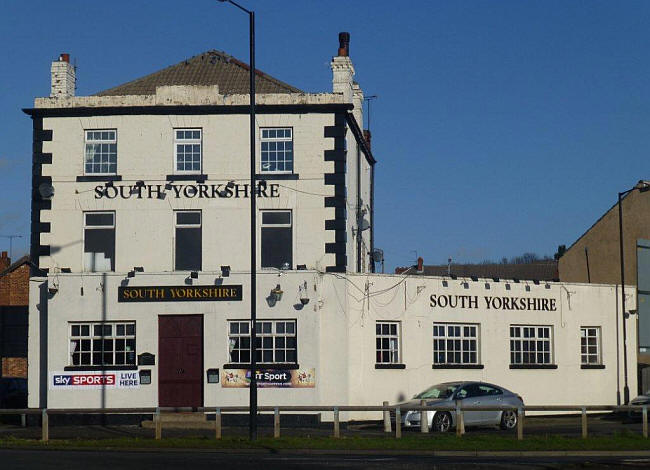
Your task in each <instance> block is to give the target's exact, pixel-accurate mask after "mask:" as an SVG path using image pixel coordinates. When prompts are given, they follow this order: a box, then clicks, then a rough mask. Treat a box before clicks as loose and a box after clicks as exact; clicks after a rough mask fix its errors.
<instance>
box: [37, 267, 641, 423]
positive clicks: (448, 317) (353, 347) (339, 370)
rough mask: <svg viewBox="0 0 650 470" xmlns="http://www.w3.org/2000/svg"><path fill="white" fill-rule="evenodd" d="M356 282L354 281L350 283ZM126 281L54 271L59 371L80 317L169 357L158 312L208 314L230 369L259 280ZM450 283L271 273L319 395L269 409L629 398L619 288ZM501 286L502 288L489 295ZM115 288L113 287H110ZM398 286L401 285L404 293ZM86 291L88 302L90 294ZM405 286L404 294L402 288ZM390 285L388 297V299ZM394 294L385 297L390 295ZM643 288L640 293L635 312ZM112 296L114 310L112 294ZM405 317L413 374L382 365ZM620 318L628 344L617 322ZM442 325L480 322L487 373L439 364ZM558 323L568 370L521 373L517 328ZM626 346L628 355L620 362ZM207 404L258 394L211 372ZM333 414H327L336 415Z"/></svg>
mask: <svg viewBox="0 0 650 470" xmlns="http://www.w3.org/2000/svg"><path fill="white" fill-rule="evenodd" d="M217 277H218V273H201V274H200V275H199V279H198V280H195V281H194V284H195V285H214V284H215V279H216V278H217ZM344 277H345V278H347V279H344ZM185 278H186V274H162V273H161V274H148V273H143V274H137V275H136V277H135V278H133V279H131V280H130V281H129V284H128V285H129V286H157V285H182V284H183V283H184V280H185ZM124 279H125V277H124V275H119V274H109V275H107V276H106V280H105V281H103V277H102V275H101V274H91V275H83V276H82V275H79V274H58V275H50V276H49V277H48V278H47V280H46V281H47V282H48V283H49V285H50V286H52V285H54V284H56V285H57V286H58V292H57V293H56V294H54V295H53V296H51V298H50V299H49V301H48V306H47V310H46V315H47V330H48V341H47V342H48V351H47V369H48V371H50V372H53V371H63V370H64V368H65V367H66V366H68V365H70V364H69V363H70V359H69V350H68V348H69V337H68V334H69V333H68V328H69V323H70V322H78V321H101V320H102V318H104V319H105V320H106V321H118V320H125V321H126V320H129V321H135V322H136V335H137V336H136V353H137V354H141V353H143V352H150V353H153V354H155V355H156V358H158V357H159V351H158V315H165V314H202V315H203V318H204V357H203V360H204V364H203V365H204V369H208V368H219V369H220V370H221V369H223V366H224V364H227V363H228V362H229V355H228V346H227V338H228V331H227V321H228V320H237V319H246V318H249V315H250V313H249V303H248V302H249V299H250V294H249V275H248V274H246V273H241V272H240V273H238V272H233V273H232V274H231V276H230V277H229V278H225V279H224V284H241V285H243V300H242V301H232V302H143V303H119V302H117V288H118V286H119V285H121V283H122V282H123V281H124ZM305 281H306V282H307V285H308V295H309V298H310V301H309V303H308V304H307V305H306V306H305V307H303V308H300V302H299V297H298V286H299V285H301V284H302V283H304V282H305ZM38 282H39V281H38V280H36V279H34V280H33V281H32V283H31V287H32V291H31V292H30V294H33V295H30V321H29V325H30V326H29V328H30V330H29V392H30V393H29V406H30V407H36V406H39V390H40V388H39V387H40V382H39V377H40V375H39V371H40V362H39V361H40V353H39V344H40V338H39V334H40V331H41V328H42V323H40V322H39V318H40V315H41V313H40V311H41V310H42V307H41V306H40V305H39V295H38V294H37V288H38ZM442 282H443V280H442V279H439V278H423V277H410V278H406V279H405V278H403V277H402V276H394V275H368V276H364V275H353V274H346V275H338V274H337V275H334V274H321V273H316V272H313V271H293V272H286V273H282V274H279V273H278V272H260V273H259V275H258V303H257V312H258V318H260V319H283V318H287V319H296V322H297V340H298V363H299V366H300V368H301V369H303V368H312V367H313V368H314V369H315V372H316V386H315V388H313V389H291V388H289V389H260V392H259V403H260V404H261V405H289V404H294V405H348V404H349V405H376V404H381V403H382V402H383V401H385V400H387V401H389V402H391V403H395V402H398V401H400V400H402V399H404V398H407V397H410V396H412V395H413V394H415V393H417V392H419V391H421V390H423V389H424V388H425V387H427V386H429V385H432V384H435V383H439V382H445V381H453V380H482V381H487V382H492V383H495V384H498V385H501V386H504V387H506V388H509V389H510V390H512V391H514V392H516V393H519V394H520V395H521V396H522V397H523V398H524V401H525V403H526V404H529V405H568V404H571V405H576V404H581V405H614V404H616V390H617V380H618V384H619V388H620V390H621V396H622V392H623V360H622V359H623V358H622V353H623V342H622V325H621V324H620V322H621V321H622V320H621V316H620V315H619V314H618V309H617V296H616V290H615V288H614V287H613V286H607V285H583V284H555V283H551V284H550V289H546V288H545V286H544V284H541V285H534V284H530V291H526V285H525V284H524V283H520V284H514V283H511V284H510V286H511V289H510V290H506V288H505V285H506V283H505V282H504V281H502V282H500V283H495V282H492V281H479V282H472V281H469V280H468V282H467V286H468V288H467V289H465V288H464V287H463V285H462V284H461V281H460V280H449V281H448V286H447V287H444V286H443V285H442ZM486 282H487V283H489V285H490V289H486V288H485V283H486ZM276 284H280V285H281V287H282V289H283V290H284V296H283V299H282V300H281V301H280V302H277V303H276V304H275V306H270V305H269V304H268V303H267V302H266V300H265V299H266V297H267V296H268V295H269V292H270V290H271V289H272V288H273V287H275V286H276ZM102 286H104V287H102ZM393 286H395V287H393ZM81 287H83V295H81ZM391 287H393V288H391ZM384 290H385V292H383V291H384ZM380 292H382V293H380ZM431 294H452V295H456V294H457V295H472V296H473V295H476V296H478V299H479V308H476V309H460V308H455V309H450V308H446V309H442V308H438V307H435V308H434V307H431V305H430V296H431ZM632 294H633V291H632V289H630V290H629V291H628V301H629V303H628V304H629V305H630V308H634V296H633V295H632ZM104 295H105V305H106V308H105V310H104V308H103V307H102V305H103V302H104V300H103V298H104V297H103V296H104ZM484 296H509V297H538V298H547V299H555V300H556V304H557V310H556V311H554V312H549V311H532V312H527V311H503V310H493V309H490V310H488V309H486V308H484V300H483V297H484ZM377 320H396V321H400V322H401V341H402V350H401V357H402V359H401V361H402V363H403V364H404V365H405V369H397V370H378V369H375V322H376V321H377ZM617 320H618V321H619V339H618V341H617V337H616V321H617ZM434 321H436V322H437V321H441V322H462V323H478V324H480V358H481V359H480V363H481V364H483V366H484V368H483V369H432V367H431V366H432V357H433V352H432V350H433V340H432V328H433V322H434ZM511 324H518V325H521V324H523V325H549V326H551V327H552V329H553V356H554V360H553V363H554V364H555V365H557V369H524V370H522V369H510V368H509V364H510V355H509V353H510V349H509V327H510V325H511ZM581 326H599V327H600V328H601V333H602V339H601V346H602V357H603V364H604V365H605V368H604V369H582V368H581V367H580V327H581ZM627 334H628V338H629V340H628V380H629V387H630V392H631V395H632V396H634V395H635V392H636V387H637V385H636V356H635V351H636V348H637V345H636V339H635V338H636V322H635V320H634V319H628V320H627ZM617 350H618V353H619V359H618V366H619V367H617V357H616V356H617ZM158 366H159V364H158V359H156V365H155V366H139V369H151V370H152V384H151V385H141V386H140V387H139V388H137V389H125V390H120V389H110V390H107V392H106V394H105V395H104V400H105V402H104V403H105V405H106V406H108V407H119V406H124V404H125V403H128V404H129V406H133V407H152V406H157V404H158V401H157V400H158V388H157V387H158V386H157V383H158V376H157V368H158ZM203 381H204V404H205V405H206V406H216V405H220V406H227V405H246V404H247V403H248V390H247V389H228V388H223V387H222V386H221V384H208V383H207V382H206V377H205V371H204V377H203ZM47 394H48V397H47V398H48V399H47V405H48V406H49V407H51V408H68V407H96V406H100V405H101V404H102V394H101V391H98V390H95V391H93V390H69V389H64V390H48V392H47ZM328 416H329V415H327V414H326V415H324V419H329V418H328ZM342 418H344V419H348V418H352V419H361V418H377V416H376V414H364V413H350V414H349V415H346V416H342Z"/></svg>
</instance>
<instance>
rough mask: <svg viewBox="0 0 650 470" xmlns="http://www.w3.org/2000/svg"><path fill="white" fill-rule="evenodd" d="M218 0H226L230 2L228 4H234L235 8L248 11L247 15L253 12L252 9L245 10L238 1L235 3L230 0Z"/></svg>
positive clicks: (221, 0)
mask: <svg viewBox="0 0 650 470" xmlns="http://www.w3.org/2000/svg"><path fill="white" fill-rule="evenodd" d="M219 1H220V2H224V1H225V2H228V3H230V4H232V5H234V6H236V7H237V8H239V9H240V10H241V11H244V12H246V13H248V14H249V15H250V14H252V13H253V12H252V11H250V10H247V9H246V8H244V7H243V6H241V5H240V4H239V3H237V2H233V1H232V0H219Z"/></svg>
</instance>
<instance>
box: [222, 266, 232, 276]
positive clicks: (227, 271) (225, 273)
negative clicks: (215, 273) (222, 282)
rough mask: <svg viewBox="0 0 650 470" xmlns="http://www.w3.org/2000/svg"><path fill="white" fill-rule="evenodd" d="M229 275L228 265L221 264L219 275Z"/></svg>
mask: <svg viewBox="0 0 650 470" xmlns="http://www.w3.org/2000/svg"><path fill="white" fill-rule="evenodd" d="M228 276H230V266H221V277H228Z"/></svg>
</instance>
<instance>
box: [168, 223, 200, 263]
mask: <svg viewBox="0 0 650 470" xmlns="http://www.w3.org/2000/svg"><path fill="white" fill-rule="evenodd" d="M174 216H175V217H176V245H175V250H174V252H175V257H174V258H175V259H174V269H175V270H176V271H200V270H201V264H202V263H201V259H202V238H203V237H202V235H201V211H176V212H175V213H174Z"/></svg>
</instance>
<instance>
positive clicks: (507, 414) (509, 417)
mask: <svg viewBox="0 0 650 470" xmlns="http://www.w3.org/2000/svg"><path fill="white" fill-rule="evenodd" d="M500 426H501V429H515V428H516V427H517V412H516V411H515V410H505V411H504V412H503V413H501V425H500Z"/></svg>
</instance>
